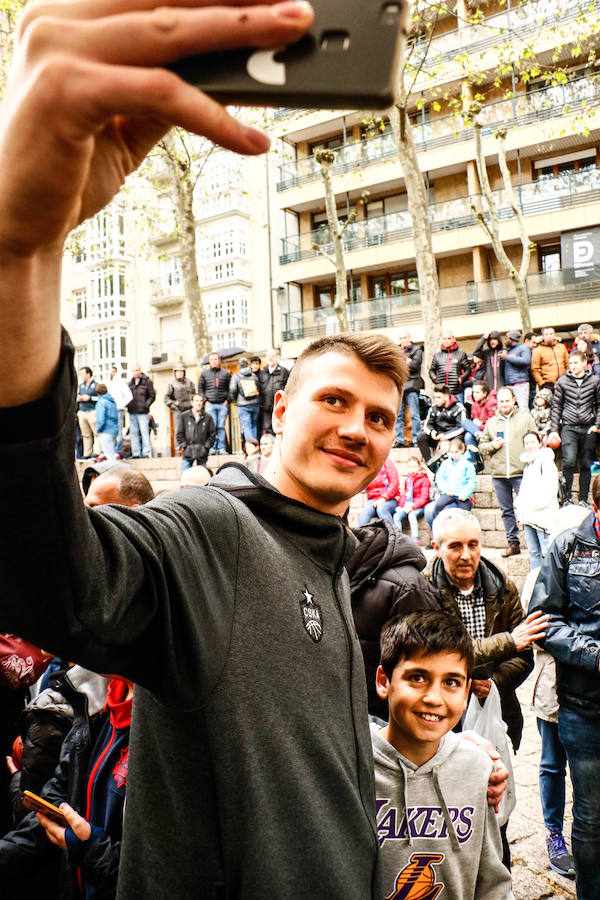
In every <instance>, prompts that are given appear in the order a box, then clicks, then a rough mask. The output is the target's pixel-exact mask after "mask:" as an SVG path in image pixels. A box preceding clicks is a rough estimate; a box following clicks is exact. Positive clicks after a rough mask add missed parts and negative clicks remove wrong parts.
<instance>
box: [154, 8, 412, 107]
mask: <svg viewBox="0 0 600 900" xmlns="http://www.w3.org/2000/svg"><path fill="white" fill-rule="evenodd" d="M403 2H404V0H396V2H390V0H385V2H384V0H313V2H312V5H313V8H314V11H315V20H314V22H313V25H312V28H311V30H310V32H309V33H308V34H307V35H306V36H305V37H304V38H302V40H300V41H298V42H297V43H296V44H290V45H289V46H287V47H282V48H279V50H253V49H251V48H250V49H247V48H246V49H243V50H231V51H226V52H224V53H209V54H206V55H204V56H194V57H188V58H186V59H183V60H179V61H178V62H177V63H175V64H174V65H173V66H171V68H172V69H173V70H174V71H175V72H177V74H179V75H180V76H181V77H182V78H184V79H185V80H186V81H189V82H190V83H191V84H193V85H195V86H196V87H198V88H200V89H201V90H203V91H205V92H206V93H208V94H210V95H211V96H213V97H215V98H216V99H217V100H219V101H220V102H222V103H225V104H238V105H257V106H284V107H299V108H302V109H385V108H386V107H387V106H390V105H391V104H392V103H393V100H394V79H395V69H396V62H397V58H398V51H399V46H400V35H401V20H402V10H403Z"/></svg>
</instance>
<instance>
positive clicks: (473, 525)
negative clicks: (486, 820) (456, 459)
mask: <svg viewBox="0 0 600 900" xmlns="http://www.w3.org/2000/svg"><path fill="white" fill-rule="evenodd" d="M432 544H433V548H434V550H435V551H436V554H437V556H436V557H435V559H434V560H433V563H432V564H431V565H430V567H429V570H428V577H429V580H430V581H431V583H432V584H433V586H434V587H435V588H436V589H437V592H438V596H439V599H440V603H441V606H442V609H444V610H445V611H446V612H447V613H448V614H449V615H452V616H455V617H456V618H459V619H461V620H462V622H463V623H464V625H465V628H466V629H467V631H468V632H469V634H470V635H471V637H472V639H473V644H474V649H475V669H474V670H473V681H472V688H471V689H472V691H473V693H474V694H475V696H476V697H479V698H480V699H484V698H485V697H487V695H488V694H489V692H490V687H491V682H492V681H493V682H495V684H496V687H497V688H498V692H499V693H500V700H501V703H502V717H503V719H504V721H505V722H506V725H507V727H508V734H509V737H510V739H511V741H512V744H513V747H514V748H515V750H517V749H518V747H519V744H520V742H521V735H522V732H523V714H522V712H521V707H520V705H519V701H518V699H517V695H516V693H515V691H516V688H518V687H519V685H520V684H521V683H522V682H523V681H525V679H526V678H527V676H528V675H529V673H530V672H531V670H532V668H533V655H532V651H531V649H530V647H531V643H532V642H533V641H534V640H537V639H538V638H540V637H544V635H545V626H546V623H547V621H548V618H549V617H548V616H546V615H544V616H541V615H535V614H532V615H530V616H528V617H527V618H525V614H524V612H523V607H522V606H521V600H520V597H519V590H518V588H517V586H516V584H515V583H514V581H511V579H510V578H507V576H506V575H504V573H503V572H501V571H500V569H498V568H497V566H495V565H494V564H493V563H492V562H490V561H489V559H485V558H484V557H482V555H481V526H480V524H479V521H478V519H477V518H476V516H475V515H473V513H472V512H468V511H467V510H464V509H446V510H443V511H442V512H441V513H440V514H439V516H437V517H436V519H435V521H434V523H433V540H432ZM502 843H503V848H504V859H503V861H504V863H505V865H506V866H507V867H508V868H510V850H509V847H508V842H507V840H506V826H503V827H502Z"/></svg>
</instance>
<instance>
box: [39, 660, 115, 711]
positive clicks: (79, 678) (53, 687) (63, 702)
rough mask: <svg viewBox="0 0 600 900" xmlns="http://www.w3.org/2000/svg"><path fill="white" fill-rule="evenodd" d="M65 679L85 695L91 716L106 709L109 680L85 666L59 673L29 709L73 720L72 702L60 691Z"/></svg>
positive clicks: (74, 667) (52, 678)
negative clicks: (42, 710)
mask: <svg viewBox="0 0 600 900" xmlns="http://www.w3.org/2000/svg"><path fill="white" fill-rule="evenodd" d="M63 679H64V680H65V681H68V682H69V683H70V685H71V687H72V688H74V689H75V690H76V691H78V692H79V693H80V694H85V696H86V697H87V703H88V714H89V715H90V716H93V715H95V714H96V713H98V712H100V711H101V710H103V709H104V704H105V702H106V689H107V687H108V681H109V679H108V678H105V677H104V676H103V675H97V674H96V673H95V672H90V671H89V669H84V668H83V666H73V667H72V668H71V669H69V670H68V671H67V672H65V671H64V670H61V671H59V672H57V673H56V674H55V675H53V676H52V677H51V679H50V684H49V686H48V687H47V688H46V689H45V690H43V691H40V693H39V694H38V695H37V697H35V699H34V700H32V701H31V703H30V704H29V705H28V707H27V708H28V709H38V710H39V709H44V710H47V711H48V712H53V713H55V714H56V715H59V716H64V717H65V718H66V719H72V718H73V707H72V706H71V701H70V700H68V699H66V698H65V697H64V695H63V694H62V692H61V689H60V686H61V682H62V681H63Z"/></svg>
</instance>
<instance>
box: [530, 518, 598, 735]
mask: <svg viewBox="0 0 600 900" xmlns="http://www.w3.org/2000/svg"><path fill="white" fill-rule="evenodd" d="M598 597H600V541H599V540H598V537H597V536H596V532H595V529H594V514H593V513H590V515H589V516H587V517H586V518H585V519H584V520H583V522H582V523H581V524H580V525H579V526H578V527H576V528H569V529H567V531H564V532H563V533H562V534H559V535H558V537H556V538H555V539H554V541H553V542H552V544H551V545H550V549H549V550H548V553H547V554H546V556H545V557H544V559H543V561H542V567H541V569H540V574H539V576H538V579H537V581H536V583H535V586H534V588H533V594H532V597H531V603H530V604H529V611H530V612H533V610H536V609H541V610H542V611H543V612H545V613H550V622H549V623H548V626H547V628H546V637H545V638H544V640H543V641H542V643H543V645H544V648H545V649H546V650H547V651H548V652H549V653H551V654H552V656H553V657H554V658H555V660H556V664H557V665H556V668H557V690H558V701H559V704H560V706H561V707H565V709H570V710H571V711H572V712H576V713H578V714H579V715H580V716H582V717H584V718H590V719H598V718H599V717H600V672H599V670H598V666H599V664H600V610H599V608H598Z"/></svg>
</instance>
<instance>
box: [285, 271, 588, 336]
mask: <svg viewBox="0 0 600 900" xmlns="http://www.w3.org/2000/svg"><path fill="white" fill-rule="evenodd" d="M572 281H573V270H571V269H561V270H558V271H555V272H539V273H537V274H534V275H529V276H528V278H527V287H528V291H529V305H530V306H531V307H535V306H549V305H553V304H556V303H566V302H573V301H578V300H595V299H598V298H600V281H593V282H586V283H577V284H572V283H571V282H572ZM440 302H441V307H442V316H443V317H444V319H450V318H457V317H459V316H474V315H480V314H483V313H494V312H503V311H510V310H516V309H517V298H516V296H515V292H514V287H513V284H512V281H511V280H510V278H503V279H498V280H495V281H482V282H478V283H470V284H464V285H460V286H458V287H451V288H442V289H441V290H440ZM348 317H349V328H350V331H369V330H373V329H381V328H391V327H397V326H406V325H411V324H413V323H415V322H421V321H422V310H421V298H420V295H419V292H418V291H413V292H410V293H407V294H398V295H396V296H393V297H378V298H375V299H370V300H364V301H362V302H360V303H350V304H349V305H348ZM338 331H339V324H338V320H337V316H336V314H335V310H334V309H333V308H332V307H328V308H323V307H319V308H316V309H307V310H303V311H301V312H296V313H284V316H283V329H282V339H283V340H284V341H295V340H301V339H302V338H310V339H311V340H312V339H313V338H317V337H322V336H326V335H330V334H336V333H337V332H338Z"/></svg>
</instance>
